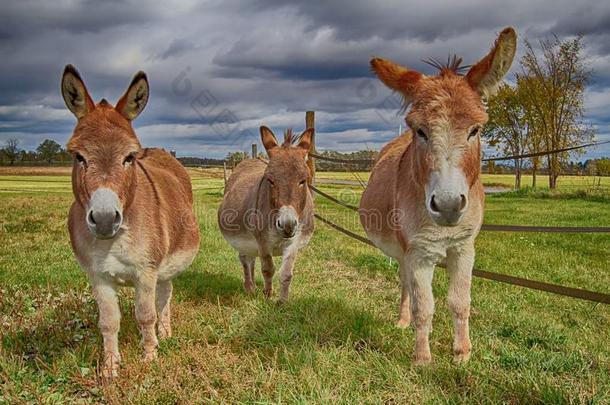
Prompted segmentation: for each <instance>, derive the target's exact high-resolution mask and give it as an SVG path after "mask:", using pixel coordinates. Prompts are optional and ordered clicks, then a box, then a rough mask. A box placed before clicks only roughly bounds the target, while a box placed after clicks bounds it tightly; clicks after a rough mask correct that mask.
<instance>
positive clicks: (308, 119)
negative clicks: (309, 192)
mask: <svg viewBox="0 0 610 405" xmlns="http://www.w3.org/2000/svg"><path fill="white" fill-rule="evenodd" d="M308 128H314V130H315V128H316V125H315V111H307V112H306V113H305V129H308ZM309 151H310V152H312V153H316V133H315V132H314V134H313V136H312V137H311V147H310V148H309ZM307 167H309V176H310V178H309V184H310V185H312V186H315V185H316V160H315V158H313V157H311V156H309V158H308V159H307Z"/></svg>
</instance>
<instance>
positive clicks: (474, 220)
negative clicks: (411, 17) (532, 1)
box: [360, 28, 516, 364]
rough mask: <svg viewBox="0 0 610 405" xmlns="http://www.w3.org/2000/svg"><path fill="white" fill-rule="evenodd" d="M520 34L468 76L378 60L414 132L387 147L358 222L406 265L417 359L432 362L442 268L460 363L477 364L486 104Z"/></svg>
mask: <svg viewBox="0 0 610 405" xmlns="http://www.w3.org/2000/svg"><path fill="white" fill-rule="evenodd" d="M515 49H516V34H515V31H514V30H513V29H512V28H506V29H504V30H503V31H502V32H501V33H500V35H499V37H498V39H497V41H496V43H495V44H494V46H493V48H492V50H491V52H490V53H489V54H488V55H487V56H486V57H485V58H483V59H482V60H481V61H479V62H478V63H476V64H475V65H474V66H472V68H471V69H470V70H469V71H468V73H467V74H466V75H465V76H461V75H460V74H459V73H458V72H459V71H460V67H459V63H460V60H459V59H457V58H454V60H453V62H450V63H448V64H447V66H441V65H440V64H438V63H437V62H433V63H432V64H433V65H435V66H436V67H438V68H439V69H440V73H439V75H437V76H425V75H423V74H421V73H419V72H415V71H412V70H409V69H407V68H404V67H402V66H399V65H397V64H395V63H393V62H390V61H388V60H383V59H380V58H374V59H373V60H372V61H371V66H372V69H373V71H374V72H375V74H376V75H377V76H378V77H379V79H380V80H381V81H382V82H383V83H384V84H386V85H387V86H388V87H390V88H391V89H392V90H395V91H397V92H399V93H400V94H401V95H402V96H403V99H404V106H405V109H406V108H407V107H408V106H409V105H410V106H411V108H410V111H409V112H408V114H407V116H406V122H407V124H408V125H409V127H410V129H409V130H408V131H406V132H405V133H403V134H401V135H400V136H398V137H397V138H396V139H394V140H392V141H391V142H390V143H389V144H387V145H386V146H385V147H384V148H383V149H382V151H381V154H380V156H379V159H378V161H377V162H376V164H375V167H374V169H373V172H372V173H371V178H370V181H369V183H368V186H367V189H366V191H365V192H364V194H363V196H362V199H361V202H360V219H361V222H362V225H363V226H364V229H365V231H366V233H367V235H368V236H369V238H370V239H371V240H372V241H373V242H374V243H375V245H376V246H377V247H379V248H380V249H381V250H382V251H383V252H384V253H386V254H387V255H388V256H391V257H394V258H396V260H397V261H398V262H399V265H400V270H399V271H400V280H401V286H402V287H401V291H402V294H401V304H400V319H399V321H398V325H399V326H400V327H406V326H407V325H409V324H410V322H411V320H413V321H414V323H415V335H416V339H415V360H416V362H417V363H420V364H421V363H427V362H429V361H430V360H431V356H430V346H429V342H428V335H429V333H430V331H431V330H432V316H433V313H434V297H433V296H432V276H433V271H434V266H435V265H436V264H438V263H440V262H445V263H446V265H447V270H448V273H449V277H450V281H449V291H448V298H447V299H448V304H449V308H450V310H451V312H452V315H453V322H454V329H455V336H454V341H453V352H454V358H455V360H456V361H465V360H467V359H468V358H469V356H470V349H471V345H470V338H469V332H468V318H469V315H470V284H471V278H472V267H473V263H474V241H475V238H476V236H477V235H478V233H479V230H480V228H481V223H482V221H483V202H484V193H483V186H482V185H481V180H480V177H479V173H480V165H481V146H480V133H481V131H482V126H483V125H484V124H485V123H486V122H487V114H486V112H485V107H484V105H483V99H484V98H485V97H487V96H489V95H490V94H492V93H493V92H494V91H495V89H496V87H497V85H498V84H499V82H500V81H501V80H502V77H503V76H504V75H505V74H506V73H507V72H508V70H509V68H510V65H511V63H512V60H513V57H514V55H515Z"/></svg>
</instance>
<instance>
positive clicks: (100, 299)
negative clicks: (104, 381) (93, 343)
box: [91, 277, 121, 378]
mask: <svg viewBox="0 0 610 405" xmlns="http://www.w3.org/2000/svg"><path fill="white" fill-rule="evenodd" d="M91 283H92V286H93V296H94V297H95V300H96V301H97V307H98V311H99V328H100V332H101V333H102V338H103V340H104V364H103V367H102V376H104V377H106V378H112V377H116V376H117V375H118V369H119V363H120V362H121V355H120V353H119V328H120V324H121V311H120V309H119V299H118V297H117V292H116V286H115V285H114V284H112V283H110V282H108V281H106V280H102V279H98V278H96V277H92V279H91Z"/></svg>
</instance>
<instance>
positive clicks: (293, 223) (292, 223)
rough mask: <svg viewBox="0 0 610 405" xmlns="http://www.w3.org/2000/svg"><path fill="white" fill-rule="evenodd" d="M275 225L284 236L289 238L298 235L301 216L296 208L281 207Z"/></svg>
mask: <svg viewBox="0 0 610 405" xmlns="http://www.w3.org/2000/svg"><path fill="white" fill-rule="evenodd" d="M275 227H276V229H277V231H278V232H279V233H280V234H281V235H282V237H284V238H287V239H288V238H292V237H293V236H294V235H296V233H297V229H298V227H299V217H298V216H297V212H296V211H295V209H294V208H293V207H291V206H283V207H282V208H280V210H279V212H278V217H277V220H276V221H275Z"/></svg>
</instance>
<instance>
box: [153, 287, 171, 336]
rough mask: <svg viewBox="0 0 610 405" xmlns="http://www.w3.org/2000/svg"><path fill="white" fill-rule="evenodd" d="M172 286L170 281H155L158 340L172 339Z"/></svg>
mask: <svg viewBox="0 0 610 405" xmlns="http://www.w3.org/2000/svg"><path fill="white" fill-rule="evenodd" d="M172 291H173V285H172V281H171V280H166V281H157V291H156V297H155V299H156V304H157V316H158V317H159V322H158V324H157V329H158V333H159V339H166V338H169V337H172V325H171V318H172V317H171V312H170V301H171V300H172Z"/></svg>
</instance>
